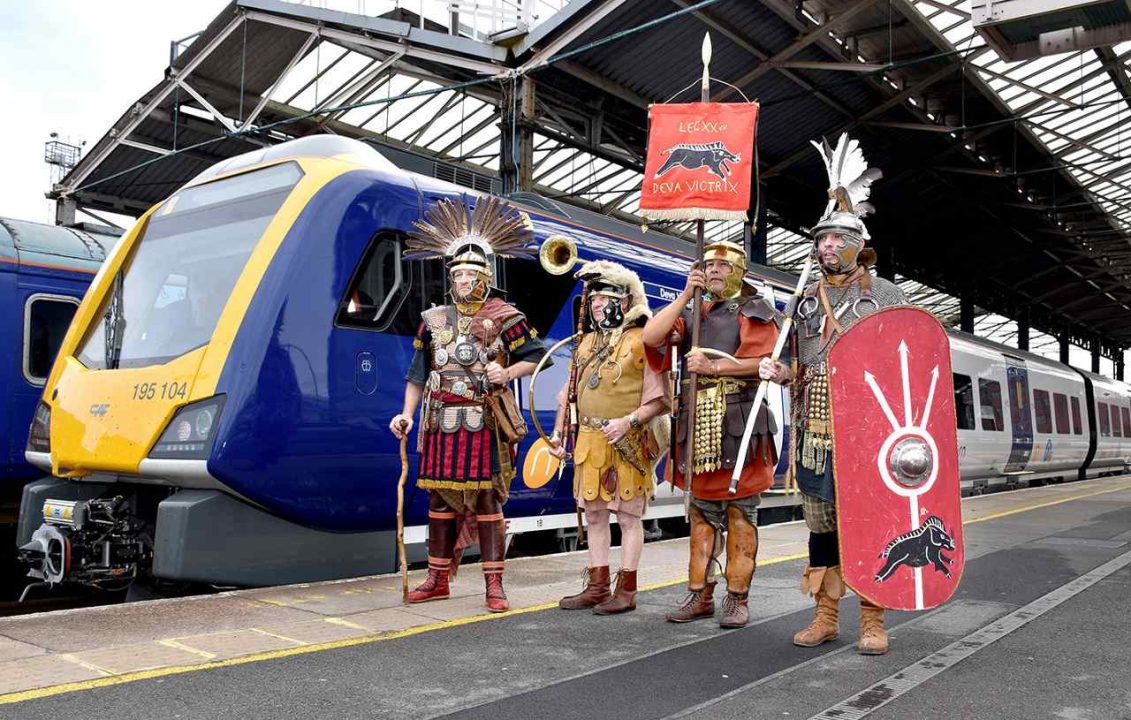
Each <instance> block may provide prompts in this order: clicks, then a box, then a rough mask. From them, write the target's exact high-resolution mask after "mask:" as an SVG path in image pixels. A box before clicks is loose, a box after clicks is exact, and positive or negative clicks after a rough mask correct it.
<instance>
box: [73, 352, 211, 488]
mask: <svg viewBox="0 0 1131 720" xmlns="http://www.w3.org/2000/svg"><path fill="white" fill-rule="evenodd" d="M204 353H205V348H198V349H197V350H194V351H192V352H190V353H187V354H185V355H182V356H181V357H179V358H176V359H175V360H173V361H171V362H168V363H166V364H164V365H155V366H151V367H145V368H130V369H117V370H90V369H88V368H86V367H83V365H82V364H81V363H79V362H78V361H77V360H75V359H74V358H67V359H66V363H67V366H66V368H65V369H64V370H63V372H62V373H60V375H59V383H58V394H57V395H56V396H55V400H54V402H53V406H54V407H53V409H52V413H51V457H52V462H53V465H54V466H55V470H56V471H57V474H60V475H62V476H65V477H75V476H82V475H88V474H90V473H92V472H120V473H137V472H138V465H139V463H140V462H141V461H142V460H144V459H145V456H146V455H147V454H148V453H149V450H150V448H152V447H153V444H154V443H155V442H156V441H157V438H158V437H159V436H160V435H161V432H162V431H163V430H164V429H165V426H166V425H167V424H168V422H169V420H170V419H171V418H172V417H173V415H174V413H175V412H176V410H177V408H179V407H180V406H182V405H184V404H185V403H186V402H188V401H189V399H190V398H191V395H192V383H193V379H194V378H195V376H196V373H197V370H198V368H199V367H200V362H201V359H202V358H203V357H204Z"/></svg>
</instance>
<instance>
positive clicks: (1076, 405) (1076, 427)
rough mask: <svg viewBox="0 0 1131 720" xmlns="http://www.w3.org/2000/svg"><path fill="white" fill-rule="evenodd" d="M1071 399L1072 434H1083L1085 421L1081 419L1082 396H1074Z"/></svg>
mask: <svg viewBox="0 0 1131 720" xmlns="http://www.w3.org/2000/svg"><path fill="white" fill-rule="evenodd" d="M1069 400H1070V401H1071V402H1072V434H1073V435H1083V434H1084V423H1083V422H1081V421H1080V398H1078V397H1075V396H1073V397H1071V398H1069Z"/></svg>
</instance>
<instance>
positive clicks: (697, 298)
mask: <svg viewBox="0 0 1131 720" xmlns="http://www.w3.org/2000/svg"><path fill="white" fill-rule="evenodd" d="M702 56H703V80H702V81H701V82H700V83H699V101H700V102H710V101H711V70H710V67H711V34H710V33H703V50H702ZM703 233H704V221H703V220H701V219H700V220H696V221H695V258H696V262H701V261H702V260H703V244H704V242H703ZM702 307H703V291H702V290H701V289H699V288H695V292H694V294H692V296H691V351H694V350H696V349H698V347H699V335H700V329H701V325H702V322H701V321H702V317H701V315H702ZM686 357H687V356H686V355H685V356H684V362H686ZM687 383H688V393H687V442H686V444H685V445H684V446H683V492H684V496H683V514H684V515H685V516H686V517H687V518H688V520H690V518H691V485H692V483H693V481H694V477H695V406H696V404H697V398H698V392H697V391H698V384H699V376H698V375H697V374H696V373H693V372H692V373H688V374H687Z"/></svg>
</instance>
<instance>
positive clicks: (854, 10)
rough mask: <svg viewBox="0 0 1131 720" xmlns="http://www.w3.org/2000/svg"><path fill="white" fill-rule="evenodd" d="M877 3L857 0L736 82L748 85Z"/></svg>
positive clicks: (725, 94) (871, 0)
mask: <svg viewBox="0 0 1131 720" xmlns="http://www.w3.org/2000/svg"><path fill="white" fill-rule="evenodd" d="M875 4H876V0H857V1H856V3H855V4H853V5H852V6H851V7H849V8H847V9H845V10H844V11H842V12H840V13H839V14H837V15H835V16H834V17H832V18H830V19H829V20H828V21H827V22H825V23H823V24H821V25H818V26H816V27H814V28H810V29H809V30H808V31H807V32H805V33H804V34H803V35H802V36H801V37H799V38H798V39H797V40H794V41H793V42H792V43H790V44H789V45H788V46H786V47H785V48H784V49H782V50H781V51H779V52H776V53H774V54H773V55H772V56H771V57H770V58H769V59H768V60H766V61H765V62H763V63H762V64H760V65H758V67H756V68H754V69H753V70H751V71H750V72H748V73H746V74H745V75H743V76H742V77H740V78H739V79H738V80H735V81H734V84H735V85H737V86H738V87H746V86H747V85H749V84H750V83H752V82H754V81H755V80H757V79H758V78H760V77H762V76H763V75H765V74H766V73H768V72H770V71H772V70H773V69H774V66H775V63H780V62H782V61H784V60H787V59H788V58H791V57H793V56H794V55H796V54H797V53H799V52H801V51H802V50H804V49H805V48H807V47H809V46H810V45H812V44H813V43H815V42H817V41H818V40H827V39H828V37H829V33H831V32H833V31H834V30H836V29H837V28H839V27H841V26H842V25H844V24H845V23H847V22H848V21H850V20H852V19H853V18H854V17H856V16H857V15H859V14H860V13H862V12H864V11H865V10H867V9H868V8H870V7H872V6H873V5H875ZM731 92H733V91H730V90H728V92H726V93H723V94H722V96H727V95H729V94H730V93H731Z"/></svg>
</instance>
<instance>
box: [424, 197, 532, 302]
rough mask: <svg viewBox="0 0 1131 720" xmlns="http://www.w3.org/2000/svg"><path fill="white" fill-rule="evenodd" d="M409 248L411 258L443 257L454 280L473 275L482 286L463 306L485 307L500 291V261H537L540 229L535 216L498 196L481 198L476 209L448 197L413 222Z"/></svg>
mask: <svg viewBox="0 0 1131 720" xmlns="http://www.w3.org/2000/svg"><path fill="white" fill-rule="evenodd" d="M413 225H414V227H415V228H416V230H415V231H413V232H410V233H409V238H408V240H407V241H406V243H405V248H406V250H407V252H406V253H405V258H406V259H408V260H415V259H421V258H443V259H444V261H445V265H446V267H447V270H448V274H449V276H450V275H451V274H452V273H455V272H456V271H457V270H471V271H473V272H474V273H475V277H476V282H475V286H474V287H473V289H472V291H471V294H470V295H469V296H468V297H467V298H453V299H455V300H457V302H483V301H484V300H486V299H487V296H488V294H490V292H491V290H492V289H493V288H494V280H495V258H496V256H504V257H511V256H526V257H529V258H534V257H536V256H537V254H538V248H537V247H531V245H532V243H533V240H534V227H533V225H532V223H531V222H530V217H529V216H528V215H527V214H526V213H524V212H521V211H520V210H518V209H517V208H514V207H512V206H511V205H509V204H507V203H506V202H504V201H503V200H500V199H499V198H496V197H483V198H479V199H478V200H477V201H476V202H475V204H474V207H472V206H471V205H469V204H468V203H467V202H466V200H465V199H464V200H459V201H457V200H452V199H448V198H445V199H443V200H439V201H437V202H436V203H434V204H433V205H432V206H431V207H429V208H428V209H427V210H426V211H425V213H424V219H422V220H417V221H415V222H414V223H413Z"/></svg>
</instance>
